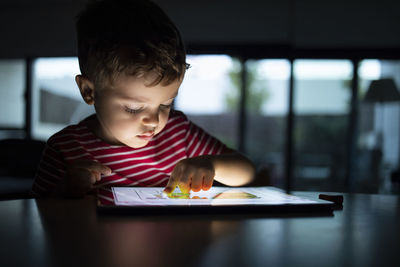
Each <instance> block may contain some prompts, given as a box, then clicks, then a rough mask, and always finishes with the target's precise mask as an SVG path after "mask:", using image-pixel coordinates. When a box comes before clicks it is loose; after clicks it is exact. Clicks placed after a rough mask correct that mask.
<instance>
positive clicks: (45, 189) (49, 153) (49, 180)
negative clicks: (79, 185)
mask: <svg viewBox="0 0 400 267" xmlns="http://www.w3.org/2000/svg"><path fill="white" fill-rule="evenodd" d="M64 173H65V163H64V161H63V159H62V156H61V153H60V152H59V151H58V150H57V149H56V148H54V147H53V146H52V145H51V142H50V140H49V141H48V142H47V144H46V147H45V149H44V151H43V154H42V159H41V160H40V163H39V166H38V169H37V171H36V176H35V180H34V182H33V185H32V190H31V195H33V196H34V197H39V196H45V195H48V194H49V193H51V192H52V191H53V190H54V189H55V188H56V186H57V185H58V183H59V182H60V180H61V179H62V177H63V176H64Z"/></svg>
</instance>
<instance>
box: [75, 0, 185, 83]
mask: <svg viewBox="0 0 400 267" xmlns="http://www.w3.org/2000/svg"><path fill="white" fill-rule="evenodd" d="M76 28H77V39H78V59H79V67H80V70H81V72H82V75H84V76H86V77H87V78H89V79H90V80H91V81H92V82H94V83H95V84H96V86H101V87H102V86H104V85H105V84H108V82H110V83H112V82H113V81H114V79H115V78H116V77H118V75H120V74H122V73H124V74H128V75H134V76H137V77H141V76H144V75H146V74H148V73H152V74H156V75H155V77H156V78H155V80H154V81H153V82H152V83H151V84H150V85H157V84H159V83H162V84H163V85H168V84H170V83H172V82H173V81H175V80H177V79H181V78H183V75H184V73H185V70H186V69H187V68H188V67H189V64H187V63H186V52H185V48H184V45H183V41H182V38H181V35H180V33H179V31H178V29H177V28H176V26H175V25H174V24H173V22H172V21H171V20H170V19H169V18H168V16H167V15H166V14H165V13H164V11H163V10H162V9H161V8H160V7H159V6H157V5H156V4H155V3H153V2H151V1H148V0H103V1H92V2H91V3H89V4H88V5H87V7H86V8H85V9H84V10H83V11H81V12H80V13H79V14H78V16H77V22H76Z"/></svg>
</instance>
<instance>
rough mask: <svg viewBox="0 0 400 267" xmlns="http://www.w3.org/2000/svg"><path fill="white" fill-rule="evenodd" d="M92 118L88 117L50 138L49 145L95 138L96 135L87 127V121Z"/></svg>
mask: <svg viewBox="0 0 400 267" xmlns="http://www.w3.org/2000/svg"><path fill="white" fill-rule="evenodd" d="M92 116H93V115H92ZM92 116H89V117H87V118H86V119H84V120H82V121H80V122H79V123H77V124H71V125H68V126H66V127H64V128H63V129H61V130H60V131H58V132H56V133H55V134H53V135H52V136H50V137H49V139H48V140H47V143H48V144H56V143H59V142H66V141H69V142H72V140H74V139H81V138H83V137H85V138H91V137H94V135H93V134H92V133H91V132H90V130H89V128H88V127H87V126H86V121H87V120H89V119H91V118H92Z"/></svg>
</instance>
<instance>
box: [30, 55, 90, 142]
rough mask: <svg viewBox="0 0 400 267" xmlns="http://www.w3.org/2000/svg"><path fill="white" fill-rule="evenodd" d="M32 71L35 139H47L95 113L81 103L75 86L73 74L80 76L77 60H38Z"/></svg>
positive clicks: (33, 130)
mask: <svg viewBox="0 0 400 267" xmlns="http://www.w3.org/2000/svg"><path fill="white" fill-rule="evenodd" d="M33 69H34V76H33V77H34V78H33V80H34V84H33V92H32V98H33V107H34V108H33V121H32V127H33V129H32V132H33V136H34V138H37V139H42V140H47V139H48V138H49V137H50V136H51V135H52V134H54V133H55V132H57V131H59V130H61V129H62V128H64V127H65V126H67V125H69V124H75V123H78V122H79V121H81V120H82V119H84V118H85V117H87V116H88V115H90V114H92V113H94V109H93V106H88V105H86V104H85V103H84V102H83V100H82V97H81V95H80V92H79V89H78V86H77V85H76V83H75V75H77V74H80V70H79V64H78V59H77V58H39V59H37V60H36V61H35V62H34V67H33Z"/></svg>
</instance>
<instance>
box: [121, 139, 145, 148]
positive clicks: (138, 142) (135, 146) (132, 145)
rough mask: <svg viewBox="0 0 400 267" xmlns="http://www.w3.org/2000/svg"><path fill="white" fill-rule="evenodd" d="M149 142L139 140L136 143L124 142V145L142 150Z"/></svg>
mask: <svg viewBox="0 0 400 267" xmlns="http://www.w3.org/2000/svg"><path fill="white" fill-rule="evenodd" d="M148 143H149V141H144V140H139V141H136V142H124V145H126V146H129V147H131V148H142V147H145V146H146V145H147V144H148Z"/></svg>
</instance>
